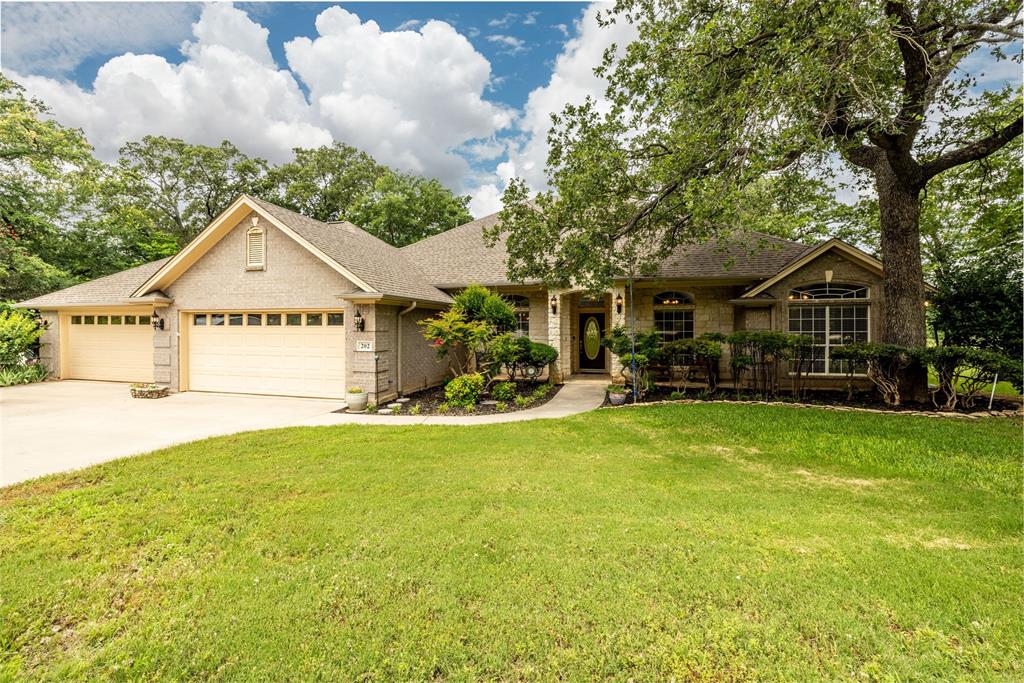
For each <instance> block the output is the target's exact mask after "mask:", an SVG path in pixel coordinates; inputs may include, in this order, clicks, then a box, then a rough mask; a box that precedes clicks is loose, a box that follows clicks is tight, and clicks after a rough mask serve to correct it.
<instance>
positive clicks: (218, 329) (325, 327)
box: [18, 195, 883, 401]
mask: <svg viewBox="0 0 1024 683" xmlns="http://www.w3.org/2000/svg"><path fill="white" fill-rule="evenodd" d="M496 221H497V215H496V214H495V215H491V216H487V217H484V218H481V219H478V220H475V221H472V222H470V223H467V224H465V225H462V226H459V227H457V228H454V229H452V230H449V231H447V232H444V233H442V234H439V235H435V236H433V237H429V238H427V239H425V240H422V241H420V242H417V243H415V244H411V245H408V246H406V247H404V248H401V249H398V248H395V247H392V246H390V245H388V244H386V243H385V242H382V241H381V240H379V239H377V238H376V237H373V236H372V235H370V234H369V233H366V232H365V231H363V230H361V229H359V228H358V227H356V226H354V225H352V224H351V223H345V222H340V223H322V222H320V221H316V220H313V219H311V218H308V217H306V216H302V215H300V214H297V213H295V212H293V211H289V210H287V209H284V208H281V207H279V206H276V205H274V204H270V203H269V202H265V201H262V200H259V199H255V198H253V197H248V196H245V195H243V196H241V197H239V198H238V199H237V200H236V201H235V202H234V203H232V204H231V206H229V207H228V208H227V209H225V211H224V212H223V213H222V214H221V215H220V216H218V217H217V218H216V219H215V220H214V221H213V222H212V223H211V224H210V225H209V226H208V227H207V228H206V229H205V230H204V231H203V232H202V233H200V234H199V235H198V236H197V237H196V238H195V239H194V240H193V241H192V242H191V243H189V245H188V246H186V247H185V248H184V249H182V250H181V251H180V252H179V253H178V254H177V255H175V256H173V257H171V258H168V259H163V260H160V261H155V262H153V263H148V264H145V265H142V266H138V267H136V268H131V269H129V270H125V271H122V272H120V273H115V274H113V275H109V276H107V277H103V278H99V279H96V280H93V281H90V282H85V283H82V284H80V285H75V286H74V287H69V288H67V289H64V290H61V291H58V292H53V293H51V294H46V295H43V296H40V297H37V298H35V299H31V300H28V301H23V302H21V303H19V304H18V306H20V307H22V308H29V309H35V310H38V311H39V312H40V314H41V315H42V317H43V318H44V319H46V320H48V321H49V322H50V326H49V329H48V330H47V331H46V333H45V334H44V336H43V339H42V341H41V350H40V357H41V359H42V360H43V361H44V362H45V363H46V364H47V365H48V367H49V368H50V369H51V371H52V373H53V376H54V377H56V378H59V379H72V378H74V379H92V380H110V381H132V382H150V381H152V382H157V383H160V384H166V385H168V386H170V388H171V389H172V390H175V391H221V392H240V393H255V394H273V395H290V396H317V397H324V398H338V397H342V396H344V394H345V391H346V388H347V387H352V386H360V387H363V388H364V389H365V390H366V391H367V392H368V393H369V394H370V396H369V400H370V401H384V400H388V399H389V398H392V397H394V396H396V395H398V394H399V393H408V392H411V391H414V390H416V389H420V388H423V387H426V386H432V385H435V384H438V383H440V382H441V381H442V380H443V379H444V377H446V376H447V375H448V367H447V363H445V362H444V361H442V360H439V359H438V358H437V357H436V354H435V353H434V351H433V350H432V349H431V348H430V346H429V345H428V344H427V343H426V342H425V340H424V339H423V337H422V335H421V333H420V327H419V325H418V324H417V323H418V322H419V321H421V320H423V319H424V318H426V317H429V316H431V315H434V314H435V313H436V312H437V311H439V310H441V309H443V308H445V307H446V306H448V305H449V304H450V303H451V294H452V293H453V292H454V291H456V290H458V289H461V288H462V287H465V286H466V285H469V284H474V283H475V284H481V285H486V286H488V287H491V288H493V289H495V290H497V291H499V292H501V293H502V294H503V295H505V296H506V297H508V298H509V299H510V300H511V301H512V303H513V304H514V306H515V309H516V316H517V318H518V322H519V329H518V332H519V333H520V334H524V335H529V337H530V338H531V339H534V340H535V341H543V342H545V343H548V344H551V345H552V346H554V347H555V348H556V349H558V351H559V358H558V361H557V362H556V363H555V364H554V367H552V368H551V375H552V377H553V378H555V379H556V380H558V379H561V378H564V377H567V376H569V375H572V374H577V373H593V374H599V375H600V374H606V375H609V376H614V375H616V374H617V373H618V371H619V370H620V368H618V367H617V366H616V361H615V359H614V358H613V357H612V356H611V354H609V353H608V352H607V351H606V350H605V349H604V348H602V347H600V345H599V344H598V343H597V342H598V341H599V340H600V337H601V336H603V334H604V333H605V331H606V330H608V329H610V328H611V327H612V326H614V325H619V324H626V323H627V321H629V320H631V318H633V316H632V312H631V309H630V301H631V300H632V302H633V305H634V306H635V309H636V311H635V320H636V324H637V327H638V328H639V329H654V330H657V331H658V332H659V333H660V334H661V336H662V338H663V339H665V340H672V339H678V338H685V337H690V336H699V335H701V334H703V333H706V332H722V333H729V332H732V331H734V330H740V329H748V330H758V329H774V330H782V331H789V332H800V333H806V334H810V335H812V336H814V338H815V343H816V348H815V353H816V360H815V362H814V367H813V368H812V382H813V383H815V384H816V385H818V386H841V385H843V384H845V381H846V379H845V376H844V375H842V374H841V373H840V372H839V369H838V368H836V367H833V366H832V364H831V362H830V355H829V354H830V349H831V348H833V347H834V346H836V345H838V344H842V343H846V342H849V341H852V340H870V339H873V335H874V331H875V330H878V329H880V315H881V309H882V306H881V301H882V296H883V294H882V287H881V276H882V264H881V263H880V262H879V261H878V260H877V259H875V258H873V257H871V256H870V255H868V254H866V253H864V252H863V251H860V250H859V249H856V248H854V247H852V246H850V245H848V244H846V243H844V242H841V241H839V240H830V241H827V242H823V243H821V244H817V245H813V246H808V245H805V244H800V243H796V242H791V241H788V240H782V239H779V238H775V237H770V236H767V235H751V236H750V242H749V244H746V245H745V246H743V247H742V248H741V247H739V246H737V245H735V244H731V245H719V244H716V243H709V244H705V245H700V246H690V247H681V248H679V249H677V250H676V252H675V253H673V254H672V255H671V256H669V257H668V258H667V259H665V260H664V261H663V263H662V264H661V266H660V268H659V269H658V271H657V272H655V273H653V274H652V275H650V276H648V277H643V278H637V279H636V280H634V282H633V290H632V292H630V291H629V290H628V287H627V282H626V281H625V280H622V281H616V282H615V283H614V284H613V286H612V287H611V288H610V289H609V290H608V291H606V292H603V293H601V294H599V295H596V296H595V295H593V294H592V293H587V292H584V291H580V290H573V289H563V290H548V289H546V288H544V287H542V286H541V285H539V284H536V283H522V282H510V281H509V280H508V279H507V276H506V268H505V263H506V258H507V253H506V251H505V248H504V244H503V242H501V241H499V243H498V244H496V245H495V246H494V247H493V248H492V247H488V246H487V245H486V244H485V241H484V239H483V231H484V229H485V228H486V227H489V226H491V225H493V224H494V223H495V222H496ZM722 372H723V376H724V379H726V380H727V379H728V365H727V362H726V360H725V359H723V364H722Z"/></svg>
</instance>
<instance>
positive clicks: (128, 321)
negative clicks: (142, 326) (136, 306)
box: [124, 315, 135, 325]
mask: <svg viewBox="0 0 1024 683" xmlns="http://www.w3.org/2000/svg"><path fill="white" fill-rule="evenodd" d="M124 324H125V325H134V324H135V316H134V315H126V316H125V317H124Z"/></svg>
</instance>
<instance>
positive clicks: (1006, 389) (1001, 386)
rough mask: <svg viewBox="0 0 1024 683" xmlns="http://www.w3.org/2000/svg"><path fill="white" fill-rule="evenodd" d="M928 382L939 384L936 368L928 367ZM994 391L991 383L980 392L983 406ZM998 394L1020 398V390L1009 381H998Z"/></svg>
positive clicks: (980, 402)
mask: <svg viewBox="0 0 1024 683" xmlns="http://www.w3.org/2000/svg"><path fill="white" fill-rule="evenodd" d="M972 376H973V375H972ZM928 383H929V384H935V385H937V384H938V383H939V376H938V375H936V374H935V370H933V369H932V368H928ZM959 386H960V382H957V387H959ZM991 393H992V384H991V383H990V384H989V385H988V386H986V387H985V388H984V389H982V391H981V393H980V394H979V395H980V396H981V398H982V399H984V400H981V399H979V401H978V403H979V404H980V405H982V406H984V405H987V404H988V397H989V395H990V394H991ZM996 396H997V397H1000V396H1004V397H1009V398H1019V397H1020V392H1019V391H1017V387H1015V386H1013V385H1012V384H1010V383H1009V382H996Z"/></svg>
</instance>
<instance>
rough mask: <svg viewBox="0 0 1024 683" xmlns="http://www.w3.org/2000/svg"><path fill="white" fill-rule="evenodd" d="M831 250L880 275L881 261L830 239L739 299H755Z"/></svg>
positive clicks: (839, 241)
mask: <svg viewBox="0 0 1024 683" xmlns="http://www.w3.org/2000/svg"><path fill="white" fill-rule="evenodd" d="M833 250H835V251H837V252H839V253H840V254H842V255H843V256H844V257H846V258H848V259H850V260H851V261H855V262H857V263H859V264H861V265H863V266H864V267H865V268H867V269H868V270H870V271H873V272H874V273H876V274H878V275H881V274H882V262H881V261H879V260H878V259H876V258H875V257H874V256H871V255H870V254H868V253H867V252H865V251H863V250H862V249H858V248H857V247H855V246H853V245H851V244H847V243H846V242H844V241H842V240H841V239H838V238H832V239H830V240H828V241H827V242H822V243H821V244H819V245H817V246H815V247H812V248H810V249H807V250H806V251H805V253H803V254H800V255H798V256H797V257H796V258H794V259H793V260H791V261H790V262H789V263H787V264H785V265H784V266H783V267H782V268H780V269H779V271H778V272H777V273H775V275H773V276H771V277H770V278H768V279H767V280H765V281H764V282H762V283H761V284H759V285H758V286H756V287H754V288H753V289H751V290H750V291H748V292H745V293H744V294H743V296H741V297H740V298H742V299H753V298H756V297H757V296H758V295H759V294H761V293H762V292H764V291H765V290H766V289H768V288H769V287H771V286H772V285H774V284H775V283H777V282H779V281H780V280H782V279H784V278H786V277H788V276H789V275H791V274H792V273H794V272H796V271H797V270H799V269H800V268H803V267H804V266H806V265H807V264H808V263H811V262H812V261H814V260H815V259H817V258H820V257H821V256H823V255H825V254H826V253H828V252H830V251H833Z"/></svg>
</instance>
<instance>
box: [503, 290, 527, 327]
mask: <svg viewBox="0 0 1024 683" xmlns="http://www.w3.org/2000/svg"><path fill="white" fill-rule="evenodd" d="M508 299H509V301H510V302H511V303H512V307H513V308H514V309H515V313H516V329H515V334H516V335H517V336H520V337H529V336H530V300H529V299H528V298H527V297H525V296H523V295H522V294H513V295H511V296H510V297H509V298H508Z"/></svg>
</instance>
